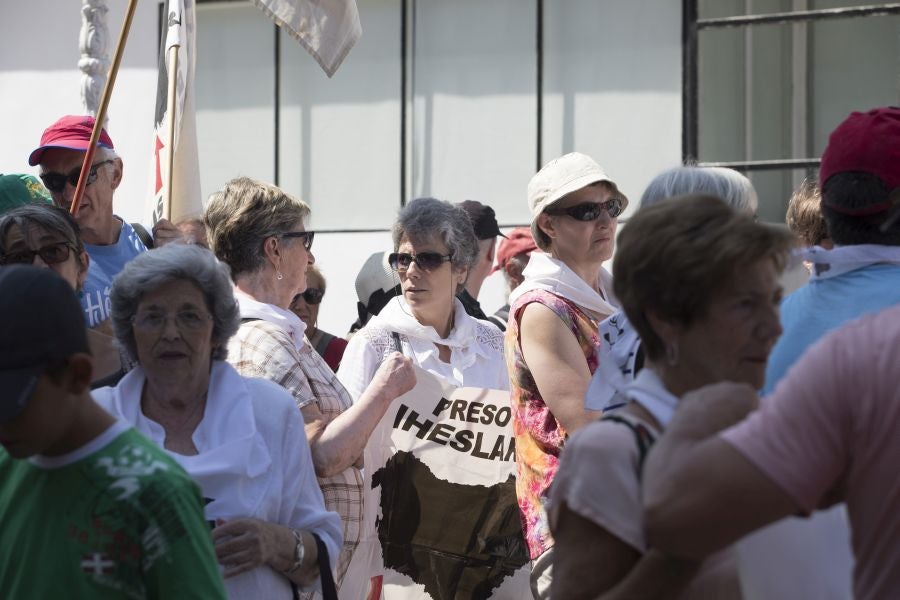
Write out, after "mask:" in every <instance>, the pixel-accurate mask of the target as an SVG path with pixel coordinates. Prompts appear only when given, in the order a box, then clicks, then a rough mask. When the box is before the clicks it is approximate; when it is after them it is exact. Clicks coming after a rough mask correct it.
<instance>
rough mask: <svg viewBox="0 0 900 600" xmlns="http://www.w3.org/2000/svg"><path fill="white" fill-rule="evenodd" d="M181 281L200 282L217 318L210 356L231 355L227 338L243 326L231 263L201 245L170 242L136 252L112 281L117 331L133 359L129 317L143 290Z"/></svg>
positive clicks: (112, 298) (114, 324)
mask: <svg viewBox="0 0 900 600" xmlns="http://www.w3.org/2000/svg"><path fill="white" fill-rule="evenodd" d="M180 280H184V281H190V282H191V283H193V284H194V285H196V286H197V287H198V288H199V289H200V291H201V292H202V293H203V296H204V297H205V298H206V306H207V308H208V309H209V311H210V312H211V313H212V316H213V330H212V342H213V351H212V359H213V360H225V358H226V357H227V356H228V349H227V345H228V340H229V339H230V338H231V336H233V335H234V334H235V333H236V332H237V330H238V327H240V324H241V316H240V310H239V309H238V305H237V302H236V301H235V299H234V291H233V289H232V286H231V276H230V272H229V270H228V265H226V264H224V263H222V262H219V261H218V260H217V259H216V257H215V256H213V253H212V252H210V251H209V250H207V249H205V248H201V247H200V246H194V245H185V244H168V245H166V246H163V247H162V248H157V249H155V250H150V251H149V252H144V253H142V254H140V255H138V256H137V257H135V258H134V259H133V260H132V261H131V262H129V263H128V264H127V265H125V268H124V269H122V271H121V272H120V273H119V274H118V275H117V276H116V278H115V279H113V284H112V290H110V293H109V299H110V303H111V304H112V324H113V331H115V334H116V338H118V340H119V343H120V344H121V345H122V346H123V347H124V348H125V350H126V351H127V352H128V354H129V355H130V356H131V358H132V359H134V360H137V345H136V344H135V341H134V330H133V329H132V327H131V320H132V319H133V318H134V315H135V314H136V313H137V308H138V305H139V304H140V303H141V299H142V298H143V297H144V294H146V293H147V292H149V291H151V290H154V289H156V288H157V287H159V286H160V285H162V284H165V283H169V282H170V281H180Z"/></svg>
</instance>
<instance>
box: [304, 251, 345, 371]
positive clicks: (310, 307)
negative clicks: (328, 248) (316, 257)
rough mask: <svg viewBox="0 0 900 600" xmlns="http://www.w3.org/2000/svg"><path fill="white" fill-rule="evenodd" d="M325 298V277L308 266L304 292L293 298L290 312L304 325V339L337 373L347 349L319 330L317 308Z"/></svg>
mask: <svg viewBox="0 0 900 600" xmlns="http://www.w3.org/2000/svg"><path fill="white" fill-rule="evenodd" d="M324 296H325V276H324V275H322V272H321V271H319V269H318V268H316V266H315V265H309V267H307V269H306V291H304V292H303V293H301V294H297V295H296V296H294V300H293V301H292V302H291V306H290V308H291V311H292V312H293V313H294V314H295V315H297V316H298V317H300V320H301V321H303V322H304V323H306V338H307V339H308V340H309V343H310V344H311V345H312V347H313V348H314V349H315V351H316V352H318V353H319V356H321V357H322V358H324V359H325V362H326V363H328V366H329V367H331V370H332V371H337V370H338V367H339V366H340V365H341V357H343V356H344V349H345V348H346V347H347V340H345V339H344V338H340V337H338V336H336V335H331V334H330V333H327V332H325V331H322V330H321V329H319V328H318V327H317V326H316V325H317V321H318V319H319V307H320V306H321V305H322V298H323V297H324Z"/></svg>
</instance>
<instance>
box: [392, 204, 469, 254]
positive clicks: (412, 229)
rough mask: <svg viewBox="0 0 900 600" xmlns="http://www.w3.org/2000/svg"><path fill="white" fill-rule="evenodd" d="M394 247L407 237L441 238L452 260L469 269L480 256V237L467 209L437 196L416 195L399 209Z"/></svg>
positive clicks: (393, 229)
mask: <svg viewBox="0 0 900 600" xmlns="http://www.w3.org/2000/svg"><path fill="white" fill-rule="evenodd" d="M391 235H392V237H393V240H394V251H395V252H396V251H397V249H398V248H399V247H400V241H401V240H402V239H403V238H404V237H406V238H408V239H409V240H410V241H412V242H424V241H427V240H431V239H434V238H438V239H440V240H441V241H443V242H444V244H446V246H447V249H448V250H449V251H450V254H451V258H450V264H451V265H453V267H454V268H456V269H463V268H465V269H470V268H472V267H473V266H474V265H475V262H476V261H477V260H478V239H477V238H476V237H475V230H474V229H473V228H472V221H471V220H470V219H469V215H467V214H466V211H464V210H463V209H461V208H459V207H458V206H454V205H452V204H450V203H449V202H444V201H443V200H437V199H436V198H416V199H415V200H413V201H412V202H410V203H409V204H407V205H406V206H405V207H403V208H402V209H401V210H400V213H399V214H398V215H397V220H396V221H395V222H394V226H393V228H392V229H391Z"/></svg>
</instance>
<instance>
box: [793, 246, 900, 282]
mask: <svg viewBox="0 0 900 600" xmlns="http://www.w3.org/2000/svg"><path fill="white" fill-rule="evenodd" d="M794 252H795V254H799V255H800V256H801V257H802V258H803V260H807V261H809V262H811V263H812V264H813V268H812V271H811V273H810V276H809V279H810V281H815V280H817V279H829V278H831V277H837V276H838V275H843V274H844V273H849V272H850V271H855V270H857V269H862V268H863V267H868V266H870V265H876V264H893V265H900V246H882V245H880V244H859V245H856V246H837V247H835V248H833V249H831V250H826V249H825V248H821V247H819V246H813V247H812V248H800V249H798V250H795V251H794Z"/></svg>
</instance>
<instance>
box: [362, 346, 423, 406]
mask: <svg viewBox="0 0 900 600" xmlns="http://www.w3.org/2000/svg"><path fill="white" fill-rule="evenodd" d="M369 387H370V389H372V390H375V391H376V392H377V393H378V394H379V395H380V396H381V398H382V400H384V402H386V403H390V402H392V401H393V400H394V399H395V398H398V397H399V396H402V395H403V394H405V393H406V392H408V391H410V390H411V389H413V388H414V387H416V371H415V369H413V363H412V359H410V358H407V357H405V356H403V355H402V354H400V353H399V352H392V353H391V355H390V356H388V357H387V359H386V360H385V361H384V362H382V363H381V365H379V367H378V370H377V371H375V375H374V376H373V377H372V383H371V384H369Z"/></svg>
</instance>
